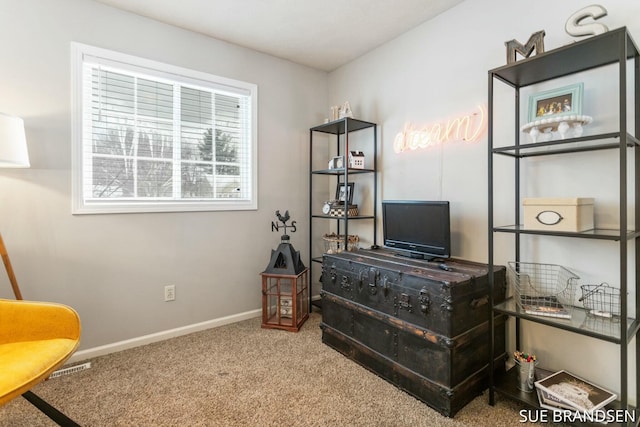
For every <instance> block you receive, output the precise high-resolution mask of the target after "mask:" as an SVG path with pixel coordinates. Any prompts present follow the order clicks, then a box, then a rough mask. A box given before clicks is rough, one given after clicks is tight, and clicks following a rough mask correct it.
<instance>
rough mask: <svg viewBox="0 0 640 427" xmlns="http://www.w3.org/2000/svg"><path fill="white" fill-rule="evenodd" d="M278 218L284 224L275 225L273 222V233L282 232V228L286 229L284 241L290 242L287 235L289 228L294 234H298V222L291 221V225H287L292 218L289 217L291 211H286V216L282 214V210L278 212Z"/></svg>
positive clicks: (283, 236)
mask: <svg viewBox="0 0 640 427" xmlns="http://www.w3.org/2000/svg"><path fill="white" fill-rule="evenodd" d="M276 217H278V220H279V221H280V222H281V223H282V224H278V223H275V222H273V221H271V232H274V231H280V229H281V228H283V229H284V234H283V235H282V240H289V236H288V235H287V228H290V229H291V232H292V233H295V232H296V229H297V228H296V221H291V224H289V225H287V221H289V219H290V218H291V217H290V216H289V211H288V210H286V211H285V212H284V215H282V214H281V213H280V210H277V211H276Z"/></svg>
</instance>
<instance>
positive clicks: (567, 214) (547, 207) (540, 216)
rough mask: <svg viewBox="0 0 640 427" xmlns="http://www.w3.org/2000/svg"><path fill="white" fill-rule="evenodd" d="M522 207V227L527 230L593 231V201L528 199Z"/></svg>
mask: <svg viewBox="0 0 640 427" xmlns="http://www.w3.org/2000/svg"><path fill="white" fill-rule="evenodd" d="M522 204H523V205H524V227H525V228H527V229H529V230H548V231H569V232H577V231H587V230H592V229H593V199H592V198H589V197H574V198H562V199H548V198H529V199H524V200H523V201H522Z"/></svg>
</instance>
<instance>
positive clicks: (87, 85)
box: [72, 43, 257, 213]
mask: <svg viewBox="0 0 640 427" xmlns="http://www.w3.org/2000/svg"><path fill="white" fill-rule="evenodd" d="M72 55H73V72H74V75H73V85H74V86H73V89H74V96H73V102H74V108H73V117H72V121H73V122H72V129H73V167H72V174H73V213H108V212H168V211H196V210H243V209H256V208H257V192H256V190H257V166H256V165H257V161H256V157H257V156H256V153H257V144H256V128H257V126H256V108H257V107H256V105H257V88H256V85H253V84H250V83H244V82H239V81H235V80H230V79H225V78H221V77H217V76H213V75H209V74H205V73H201V72H197V71H193V70H187V69H183V68H179V67H175V66H171V65H167V64H162V63H158V62H154V61H149V60H145V59H141V58H137V57H133V56H129V55H124V54H121V53H117V52H112V51H108V50H104V49H99V48H95V47H91V46H86V45H82V44H78V43H73V44H72Z"/></svg>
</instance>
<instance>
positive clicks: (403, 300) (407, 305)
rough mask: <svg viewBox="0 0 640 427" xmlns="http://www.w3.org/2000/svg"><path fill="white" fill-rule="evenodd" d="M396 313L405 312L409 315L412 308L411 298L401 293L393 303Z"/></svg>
mask: <svg viewBox="0 0 640 427" xmlns="http://www.w3.org/2000/svg"><path fill="white" fill-rule="evenodd" d="M394 305H395V307H396V311H397V309H402V310H407V311H408V312H409V313H412V312H413V306H412V305H411V297H410V296H409V294H405V293H402V294H400V296H399V297H398V298H397V299H396V301H395V304H394Z"/></svg>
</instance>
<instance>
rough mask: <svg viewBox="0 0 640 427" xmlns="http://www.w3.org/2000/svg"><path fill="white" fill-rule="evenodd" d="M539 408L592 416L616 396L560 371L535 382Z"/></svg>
mask: <svg viewBox="0 0 640 427" xmlns="http://www.w3.org/2000/svg"><path fill="white" fill-rule="evenodd" d="M535 386H536V391H537V393H538V399H539V401H540V406H541V407H543V408H546V409H551V410H554V411H572V412H575V411H579V412H582V413H587V414H593V413H594V412H595V411H598V410H600V409H602V408H604V406H605V405H606V404H607V403H610V402H612V401H613V400H615V399H616V397H617V396H616V395H615V394H614V393H612V392H610V391H608V390H605V389H603V388H602V387H598V386H597V385H595V384H592V383H590V382H588V381H586V380H584V379H582V378H579V377H576V376H575V375H573V374H571V373H569V372H567V371H565V370H562V371H558V372H556V373H554V374H551V375H549V376H546V377H545V378H544V379H541V380H539V381H536V382H535Z"/></svg>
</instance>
